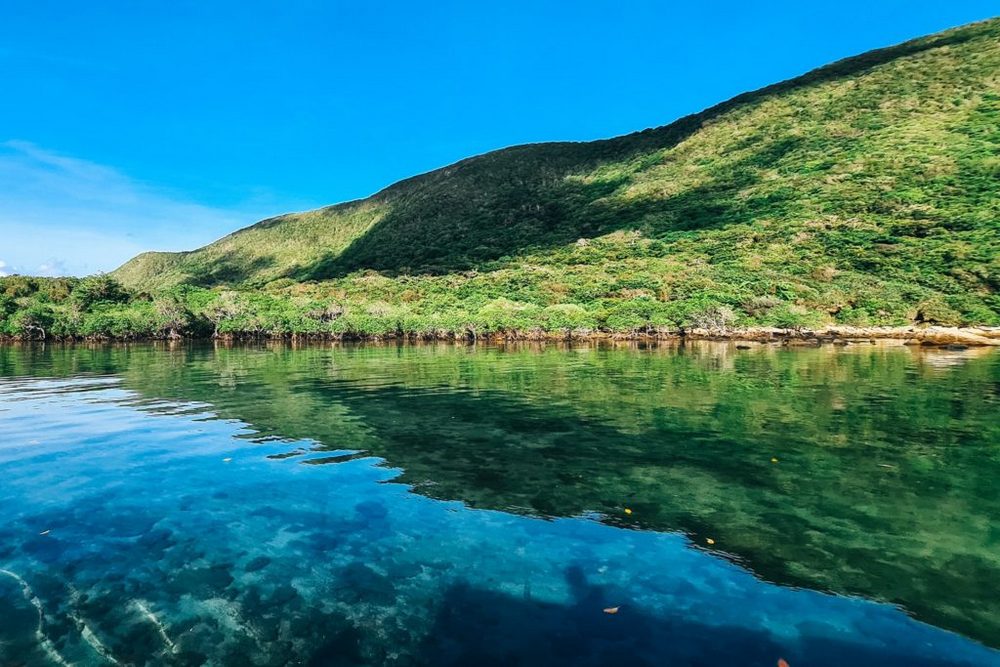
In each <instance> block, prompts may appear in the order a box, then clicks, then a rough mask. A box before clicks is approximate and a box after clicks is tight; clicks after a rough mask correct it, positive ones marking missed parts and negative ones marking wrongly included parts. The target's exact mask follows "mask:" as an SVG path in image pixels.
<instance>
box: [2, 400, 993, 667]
mask: <svg viewBox="0 0 1000 667" xmlns="http://www.w3.org/2000/svg"><path fill="white" fill-rule="evenodd" d="M0 410H2V413H0V415H2V416H0V475H2V480H3V481H2V485H0V503H2V507H3V508H4V511H3V514H2V516H0V569H3V570H4V572H3V573H2V574H0V618H3V619H4V621H5V623H4V624H3V625H2V626H0V657H2V658H3V660H2V662H3V664H9V663H13V664H17V663H18V662H23V663H25V664H39V665H45V664H59V661H60V660H64V661H66V663H72V664H81V665H88V664H93V665H102V664H114V663H115V662H118V663H120V664H129V663H139V664H143V663H144V662H146V661H147V660H148V661H149V662H150V663H151V664H178V665H187V664H191V665H196V664H204V663H205V662H206V660H207V661H209V663H210V664H232V665H251V664H260V665H272V664H274V665H282V664H288V663H292V664H316V665H325V664H399V665H406V664H435V665H439V664H472V663H475V664H491V663H492V664H549V665H551V664H573V665H582V664H601V665H607V664H630V665H634V664H657V665H663V664H672V665H686V664H692V665H693V664H705V665H774V664H776V662H777V660H778V658H779V657H784V658H785V659H786V660H788V662H789V663H790V664H791V665H792V666H793V667H796V666H797V665H881V666H885V665H950V664H968V665H1000V658H998V654H997V653H996V652H992V651H989V650H987V649H985V648H982V647H980V646H979V645H977V644H974V643H972V642H970V641H967V640H965V639H963V638H961V637H959V636H957V635H953V634H950V633H947V632H944V631H940V630H937V629H935V628H932V627H930V626H927V625H923V624H920V623H917V622H914V621H912V620H910V619H909V618H908V617H907V616H905V615H904V614H903V613H901V612H899V611H897V610H896V609H894V608H892V607H890V606H886V605H877V604H874V603H870V602H866V601H862V600H859V599H850V598H842V597H835V596H829V595H824V594H820V593H816V592H811V591H806V590H794V589H789V588H782V587H778V586H774V585H770V584H766V583H762V582H761V581H759V580H757V579H755V578H754V577H752V576H751V575H749V574H748V573H746V572H745V571H743V570H742V569H740V568H738V567H737V566H735V565H733V564H731V563H728V562H726V561H724V560H722V559H719V558H717V557H714V556H711V555H708V554H705V553H703V552H701V551H699V550H698V549H695V548H692V547H691V545H690V544H689V543H688V541H687V540H686V538H684V537H682V536H679V535H676V534H658V533H652V532H640V531H630V530H622V529H619V528H614V527H611V526H607V525H602V524H600V523H597V522H594V521H591V520H587V519H582V518H581V519H560V520H554V521H543V520H539V519H532V518H525V517H518V516H514V515H509V514H505V513H501V512H492V511H473V510H469V509H466V508H464V507H463V506H461V505H460V504H458V503H448V502H441V501H436V500H430V499H427V498H424V497H422V496H418V495H414V494H412V493H409V492H408V491H407V489H406V488H405V487H404V486H402V485H396V484H381V483H379V482H381V481H384V480H386V479H390V478H392V477H393V476H395V474H396V471H393V470H389V469H386V468H382V467H376V466H375V465H374V463H375V461H374V460H372V459H364V458H362V459H354V460H347V461H346V462H344V463H340V464H337V465H300V461H302V459H300V458H296V459H286V460H282V459H268V458H267V455H271V454H280V453H282V452H287V451H289V450H294V449H295V448H296V447H297V446H301V447H302V448H303V449H309V448H310V444H311V443H307V442H302V443H291V444H289V443H287V442H277V441H271V442H266V441H265V442H263V443H261V444H248V442H247V440H246V439H245V438H238V437H236V436H239V435H241V434H244V435H245V434H246V433H247V429H246V427H245V425H244V424H240V423H237V422H233V421H224V420H216V419H213V418H212V415H211V413H210V412H208V410H209V408H208V407H207V406H205V405H203V404H202V405H197V404H170V403H160V404H155V405H154V404H150V403H149V402H142V401H139V400H138V399H137V397H135V396H134V395H132V394H131V393H130V392H126V391H123V390H121V389H119V388H117V387H116V386H115V383H114V382H113V381H110V380H87V381H75V382H74V381H41V380H19V381H12V380H2V381H0ZM330 455H331V453H330V452H324V456H330ZM348 458H349V457H348ZM227 459H231V460H229V461H227ZM43 531H49V532H48V533H47V534H45V535H41V534H40V533H42V532H43ZM611 606H620V611H619V613H618V614H616V615H608V614H605V613H603V612H602V609H604V608H605V607H611ZM310 661H311V662H310Z"/></svg>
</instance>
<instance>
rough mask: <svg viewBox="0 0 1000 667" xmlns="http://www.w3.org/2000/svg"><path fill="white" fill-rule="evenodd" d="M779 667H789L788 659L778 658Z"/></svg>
mask: <svg viewBox="0 0 1000 667" xmlns="http://www.w3.org/2000/svg"><path fill="white" fill-rule="evenodd" d="M778 667H789V665H788V661H787V660H785V659H784V658H778Z"/></svg>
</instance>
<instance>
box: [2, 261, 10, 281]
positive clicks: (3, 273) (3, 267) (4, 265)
mask: <svg viewBox="0 0 1000 667" xmlns="http://www.w3.org/2000/svg"><path fill="white" fill-rule="evenodd" d="M6 268H7V262H5V261H3V260H2V259H0V278H3V277H4V276H9V275H10V274H9V273H7V272H6V271H5V270H4V269H6Z"/></svg>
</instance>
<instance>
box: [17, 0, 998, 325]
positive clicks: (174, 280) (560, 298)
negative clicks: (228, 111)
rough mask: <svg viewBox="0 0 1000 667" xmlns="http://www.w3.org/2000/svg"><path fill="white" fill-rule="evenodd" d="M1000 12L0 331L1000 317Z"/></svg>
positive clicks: (59, 284)
mask: <svg viewBox="0 0 1000 667" xmlns="http://www.w3.org/2000/svg"><path fill="white" fill-rule="evenodd" d="M998 71H1000V20H998V19H993V20H989V21H984V22H980V23H976V24H971V25H967V26H964V27H960V28H956V29H953V30H949V31H946V32H942V33H940V34H936V35H932V36H928V37H924V38H920V39H916V40H913V41H910V42H906V43H903V44H900V45H897V46H894V47H890V48H885V49H879V50H876V51H871V52H869V53H866V54H863V55H860V56H857V57H854V58H849V59H846V60H843V61H839V62H836V63H833V64H831V65H828V66H826V67H822V68H820V69H817V70H815V71H812V72H810V73H808V74H805V75H803V76H800V77H798V78H795V79H791V80H789V81H785V82H782V83H778V84H775V85H772V86H769V87H767V88H764V89H761V90H758V91H755V92H750V93H746V94H743V95H740V96H738V97H735V98H733V99H731V100H729V101H726V102H723V103H721V104H719V105H717V106H715V107H712V108H710V109H706V110H705V111H702V112H700V113H697V114H694V115H691V116H687V117H685V118H681V119H680V120H677V121H675V122H673V123H671V124H669V125H665V126H663V127H659V128H655V129H648V130H644V131H642V132H637V133H634V134H630V135H627V136H622V137H617V138H614V139H608V140H602V141H594V142H588V143H541V144H531V145H524V146H515V147H512V148H507V149H503V150H498V151H495V152H492V153H488V154H485V155H480V156H477V157H472V158H469V159H466V160H463V161H461V162H458V163H456V164H453V165H450V166H448V167H445V168H442V169H438V170H436V171H433V172H430V173H427V174H423V175H420V176H416V177H413V178H410V179H408V180H404V181H401V182H399V183H396V184H394V185H392V186H390V187H388V188H386V189H384V190H382V191H381V192H378V193H377V194H375V195H373V196H371V197H369V198H367V199H363V200H359V201H353V202H347V203H343V204H338V205H336V206H330V207H327V208H322V209H318V210H314V211H308V212H305V213H295V214H289V215H282V216H278V217H275V218H271V219H268V220H264V221H262V222H259V223H257V224H255V225H253V226H250V227H247V228H245V229H242V230H239V231H237V232H234V233H233V234H230V235H229V236H226V237H225V238H222V239H220V240H218V241H216V242H214V243H212V244H210V245H207V246H205V247H203V248H200V249H197V250H194V251H191V252H180V253H162V252H151V253H145V254H142V255H140V256H138V257H136V258H134V259H132V260H131V261H129V262H127V263H126V264H125V265H124V266H122V267H120V268H118V269H117V270H115V271H114V272H112V273H110V274H107V275H99V276H92V277H88V278H84V279H75V278H56V279H43V278H32V277H25V276H10V277H5V278H2V279H0V336H2V337H4V338H13V339H61V340H71V339H92V340H102V339H149V338H177V337H192V338H197V337H209V336H216V337H224V338H227V337H228V338H241V337H290V336H295V337H317V338H334V339H340V338H380V337H397V338H452V337H471V338H479V337H506V338H519V337H521V338H544V337H557V338H566V337H587V336H594V335H632V336H635V335H675V334H677V333H678V332H685V331H688V330H693V329H705V330H711V331H715V332H718V333H722V334H725V332H727V331H732V330H747V329H752V328H754V327H762V328H767V327H773V328H779V329H784V330H789V331H796V330H804V329H805V330H812V329H817V328H821V327H829V326H851V327H875V326H881V327H923V326H930V325H947V326H957V327H963V326H964V327H968V326H986V327H989V326H997V325H1000V187H998V179H1000V78H998V77H997V72H998Z"/></svg>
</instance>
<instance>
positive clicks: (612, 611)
mask: <svg viewBox="0 0 1000 667" xmlns="http://www.w3.org/2000/svg"><path fill="white" fill-rule="evenodd" d="M604 613H605V614H617V613H618V607H608V608H607V609H605V610H604Z"/></svg>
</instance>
